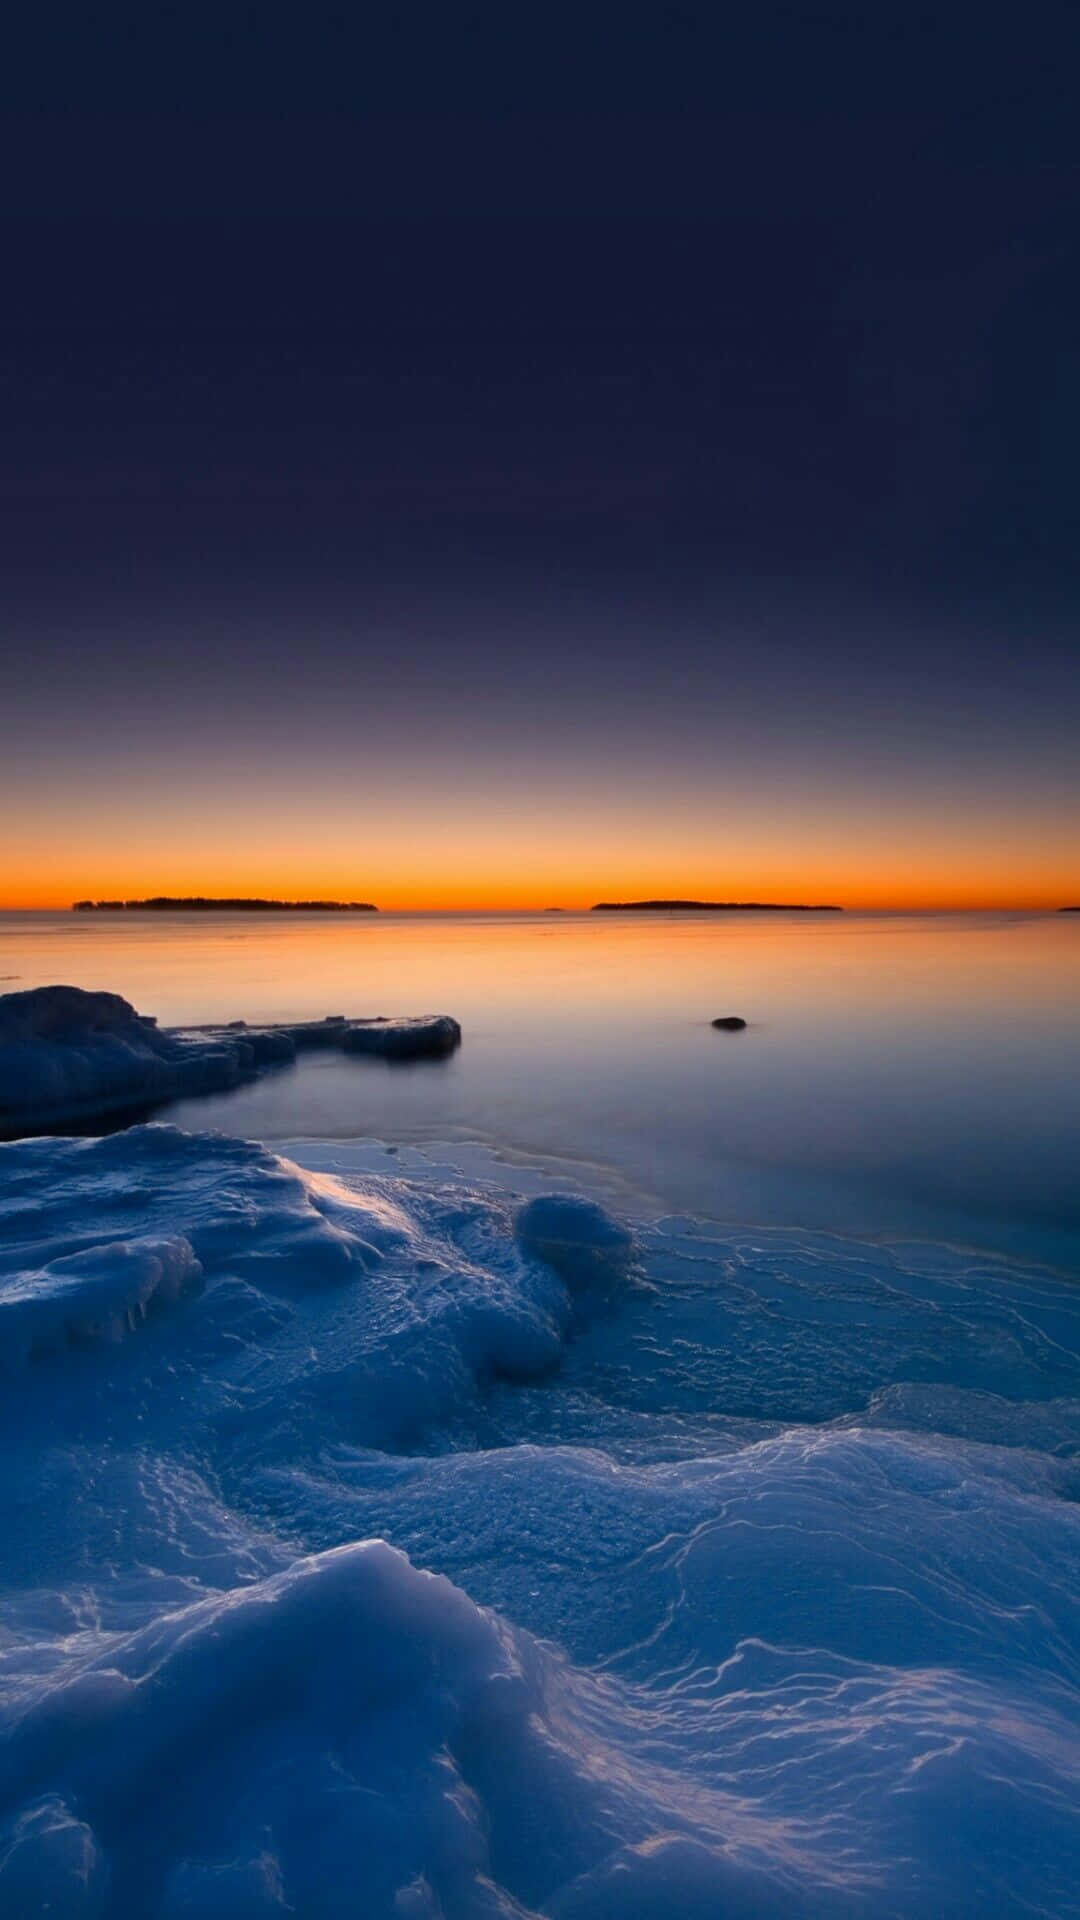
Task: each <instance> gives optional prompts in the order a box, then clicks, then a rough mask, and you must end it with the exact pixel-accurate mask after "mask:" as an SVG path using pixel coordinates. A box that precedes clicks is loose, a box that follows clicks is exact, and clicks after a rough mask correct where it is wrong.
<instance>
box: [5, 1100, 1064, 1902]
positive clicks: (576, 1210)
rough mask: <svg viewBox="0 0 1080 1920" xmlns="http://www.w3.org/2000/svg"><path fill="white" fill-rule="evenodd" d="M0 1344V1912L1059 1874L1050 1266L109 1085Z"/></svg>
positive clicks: (30, 1209) (613, 1897)
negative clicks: (674, 1208) (676, 1216)
mask: <svg viewBox="0 0 1080 1920" xmlns="http://www.w3.org/2000/svg"><path fill="white" fill-rule="evenodd" d="M392 1165H393V1163H392V1162H391V1161H390V1159H389V1157H388V1156H384V1158H383V1160H382V1162H381V1166H382V1167H384V1168H387V1169H388V1168H390V1167H391V1166H392ZM0 1370H2V1373H3V1381H2V1386H3V1394H2V1397H0V1439H2V1442H3V1447H4V1457H5V1466H6V1472H5V1475H4V1476H3V1478H2V1480H0V1915H3V1916H4V1920H6V1917H7V1915H8V1914H11V1915H13V1916H19V1917H20V1920H21V1916H22V1915H24V1914H25V1915H37V1914H45V1913H62V1914H69V1913H70V1914H72V1915H73V1916H83V1915H95V1916H100V1920H128V1916H132V1917H133V1920H134V1917H135V1916H138V1917H139V1920H143V1917H145V1920H178V1917H179V1916H195V1915H199V1916H202V1917H203V1920H205V1917H206V1916H210V1915H213V1916H218V1917H219V1920H224V1917H225V1916H229V1920H235V1917H236V1916H256V1915H258V1916H269V1915H274V1916H281V1915H287V1914H298V1915H301V1916H306V1917H307V1920H325V1917H326V1916H334V1915H357V1914H362V1915H364V1916H387V1917H388V1920H390V1917H393V1920H402V1917H403V1916H404V1920H495V1916H499V1920H532V1917H533V1916H537V1915H541V1914H542V1915H545V1916H548V1920H601V1916H605V1917H606V1916H608V1915H611V1914H612V1913H618V1914H620V1915H628V1916H631V1920H654V1917H656V1916H663V1917H664V1920H671V1916H672V1915H679V1916H685V1917H686V1920H705V1917H706V1916H709V1920H712V1916H713V1915H721V1914H722V1915H724V1916H727V1917H728V1920H731V1916H735V1920H750V1917H751V1916H753V1917H754V1920H761V1916H777V1920H779V1916H781V1915H783V1916H802V1917H803V1920H811V1917H813V1920H831V1916H839V1917H840V1920H849V1917H851V1920H854V1917H855V1916H858V1920H920V1917H921V1916H937V1915H946V1914H947V1915H952V1914H961V1913H962V1914H964V1915H975V1916H991V1915H995V1916H997V1915H1001V1914H1003V1913H1006V1912H1007V1913H1009V1914H1010V1915H1011V1914H1017V1915H1030V1916H1035V1915H1041V1916H1049V1915H1053V1916H1068V1915H1076V1914H1078V1913H1080V1895H1078V1893H1077V1889H1076V1875H1075V1858H1076V1849H1077V1842H1078V1838H1080V1633H1078V1630H1077V1629H1078V1625H1080V1621H1078V1617H1077V1616H1078V1607H1077V1597H1076V1596H1077V1588H1078V1583H1077V1572H1078V1569H1080V1499H1078V1496H1080V1424H1078V1416H1077V1408H1078V1406H1080V1299H1078V1298H1077V1296H1076V1294H1075V1291H1074V1289H1072V1288H1071V1287H1070V1286H1069V1285H1068V1284H1067V1283H1066V1282H1064V1281H1062V1280H1060V1279H1058V1278H1056V1277H1055V1276H1054V1275H1052V1274H1048V1273H1045V1272H1041V1271H1039V1270H1037V1269H1034V1268H1026V1269H1025V1268H1018V1267H1014V1266H1009V1265H1006V1264H1005V1263H994V1262H978V1261H975V1260H973V1259H972V1258H971V1257H969V1256H965V1255H962V1254H953V1253H949V1252H947V1251H946V1250H926V1249H923V1250H916V1249H905V1248H894V1249H886V1248H882V1247H860V1246H855V1245H853V1244H851V1243H844V1242H840V1241H828V1240H824V1239H817V1240H814V1239H808V1238H805V1237H802V1238H793V1237H789V1236H783V1235H775V1236H768V1235H750V1234H742V1235H729V1236H725V1237H723V1238H721V1237H718V1236H717V1235H716V1234H715V1232H710V1231H707V1230H705V1229H703V1228H701V1227H698V1226H696V1225H694V1223H690V1222H686V1223H676V1222H668V1223H658V1224H652V1225H650V1224H648V1223H647V1222H638V1224H637V1225H636V1227H635V1230H634V1232H633V1234H631V1233H630V1232H629V1231H628V1230H627V1229H626V1228H625V1227H624V1226H622V1225H621V1224H620V1223H619V1222H618V1221H616V1220H614V1219H613V1218H612V1217H611V1216H610V1215H609V1214H608V1213H607V1212H605V1211H604V1210H603V1209H602V1208H600V1207H598V1206H597V1205H596V1204H595V1203H594V1202H592V1201H591V1200H589V1199H587V1198H586V1197H584V1196H582V1197H576V1196H573V1195H569V1194H565V1193H564V1194H560V1195H551V1194H547V1195H542V1196H539V1197H533V1198H532V1199H530V1200H528V1201H527V1202H524V1203H523V1202H522V1201H521V1199H520V1198H515V1196H514V1195H513V1194H512V1193H510V1192H499V1191H497V1190H495V1189H494V1188H489V1187H482V1186H478V1185H477V1184H475V1182H470V1181H469V1180H467V1179H465V1178H463V1177H453V1176H452V1175H451V1174H450V1173H449V1172H448V1171H444V1172H443V1173H440V1174H433V1173H432V1172H431V1171H427V1172H424V1170H423V1169H422V1168H421V1167H420V1166H419V1165H415V1166H412V1167H411V1168H410V1169H409V1171H408V1173H398V1172H393V1171H381V1170H380V1171H377V1172H375V1171H371V1170H368V1171H366V1172H364V1173H357V1174H354V1175H350V1174H348V1173H347V1172H338V1173H334V1174H331V1173H326V1172H322V1173H313V1172H309V1171H306V1170H305V1169H304V1168H303V1167H302V1166H301V1165H299V1164H297V1162H296V1161H292V1160H288V1159H284V1158H282V1157H281V1156H279V1155H276V1154H273V1153H271V1152H269V1151H267V1150H266V1149H265V1148H262V1147H259V1146H257V1145H254V1144H252V1143H247V1142H242V1141H237V1140H231V1139H228V1138H225V1137H223V1136H220V1135H213V1134H186V1133H182V1132H180V1131H178V1130H177V1129H175V1128H172V1127H163V1126H143V1127H135V1128H132V1129H130V1130H129V1131H127V1132H125V1133H123V1134H117V1135H113V1136H110V1137H108V1138H105V1139H100V1140H75V1139H46V1138H38V1139H30V1140H23V1141H19V1142H16V1143H14V1144H11V1145H8V1146H5V1147H0Z"/></svg>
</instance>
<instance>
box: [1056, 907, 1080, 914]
mask: <svg viewBox="0 0 1080 1920" xmlns="http://www.w3.org/2000/svg"><path fill="white" fill-rule="evenodd" d="M1058 912H1059V913H1080V907H1059V908H1058Z"/></svg>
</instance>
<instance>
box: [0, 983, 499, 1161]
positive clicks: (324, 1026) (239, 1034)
mask: <svg viewBox="0 0 1080 1920" xmlns="http://www.w3.org/2000/svg"><path fill="white" fill-rule="evenodd" d="M460 1042H461V1028H460V1026H459V1025H458V1023H457V1021H456V1020H454V1019H452V1018H451V1016H450V1015H449V1014H443V1013H440V1014H427V1015H424V1016H421V1017H417V1018H407V1019H385V1018H382V1017H380V1018H376V1019H364V1020H346V1019H345V1018H344V1017H342V1016H331V1017H330V1018H328V1019H326V1020H317V1021H303V1022H300V1023H298V1024H295V1025H292V1026H271V1027H248V1026H247V1025H246V1023H245V1022H244V1021H242V1020H240V1021H233V1022H231V1023H230V1024H229V1025H228V1026H224V1027H189V1028H173V1029H160V1028H159V1027H158V1026H157V1023H156V1021H155V1020H153V1019H152V1018H151V1017H150V1016H148V1015H146V1014H140V1013H136V1011H135V1009H134V1007H132V1006H131V1005H130V1004H129V1002H128V1001H126V1000H123V999H121V997H120V995H119V994H116V993H85V992H83V990H82V989H81V988H79V987H66V986H56V987H37V988H34V989H32V990H31V991H29V992H25V993H8V994H2V995H0V1133H3V1134H7V1135H8V1136H11V1135H15V1134H19V1133H30V1132H33V1131H34V1130H36V1129H40V1128H47V1127H57V1126H61V1125H74V1124H80V1123H82V1122H84V1121H86V1120H90V1119H97V1118H100V1117H103V1116H105V1115H106V1114H109V1113H128V1112H135V1111H137V1110H139V1109H143V1110H145V1109H150V1108H153V1107H155V1106H159V1105H161V1104H162V1103H163V1102H165V1101H168V1100H176V1099H181V1098H186V1097H191V1096H195V1095H199V1094H208V1093H221V1092H224V1091H227V1090H228V1089H229V1088H230V1087H236V1086H239V1085H240V1084H241V1083H242V1082H243V1081H245V1080H249V1079H251V1078H252V1077H253V1076H254V1075H255V1074H257V1073H259V1072H261V1071H262V1070H263V1069H265V1068H267V1067H272V1066H280V1065H284V1064H288V1063H289V1062H290V1061H292V1060H295V1058H296V1055H297V1053H298V1052H302V1051H305V1050H310V1049H313V1048H320V1047H334V1048H336V1049H338V1050H339V1051H340V1052H343V1053H350V1054H353V1053H355V1054H374V1055H377V1056H379V1057H380V1058H383V1059H386V1060H398V1061H407V1060H417V1059H423V1058H434V1059H440V1058H443V1057H445V1056H446V1055H447V1054H449V1053H452V1052H453V1051H454V1049H455V1048H456V1047H457V1046H459V1045H460Z"/></svg>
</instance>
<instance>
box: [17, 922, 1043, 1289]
mask: <svg viewBox="0 0 1080 1920" xmlns="http://www.w3.org/2000/svg"><path fill="white" fill-rule="evenodd" d="M0 975H3V976H4V980H3V982H2V983H0V990H2V991H11V990H12V989H14V988H16V987H29V986H37V985H41V984H44V983H46V982H51V981H67V982H70V983H72V984H74V985H77V986H83V987H104V988H109V989H112V990H115V991H118V992H120V993H123V994H125V995H126V996H127V998H129V999H130V1000H132V1001H133V1002H134V1003H135V1005H136V1006H137V1007H138V1008H139V1009H140V1010H141V1011H143V1012H147V1013H154V1014H156V1015H157V1016H158V1017H159V1019H160V1020H161V1021H162V1023H163V1024H167V1023H183V1022H206V1021H216V1020H227V1019H237V1018H246V1019H249V1020H260V1019H266V1020H286V1019H296V1018H302V1017H308V1016H321V1015H323V1014H326V1013H346V1014H350V1015H359V1014H373V1013H421V1012H432V1011H434V1012H441V1011H446V1012H450V1013H453V1014H456V1015H457V1016H458V1018H459V1019H460V1020H461V1022H462V1025H463V1027H464V1032H465V1041H464V1045H463V1047H462V1049H461V1051H460V1053H459V1054H458V1055H457V1056H456V1057H455V1058H454V1059H453V1060H451V1061H449V1062H446V1063H440V1064H437V1065H424V1066H417V1067H412V1068H406V1069H402V1068H400V1067H398V1068H388V1067H386V1066H385V1065H383V1064H382V1063H377V1062H372V1061H362V1060H352V1061H346V1060H344V1059H341V1058H339V1057H336V1056H328V1057H326V1058H324V1059H318V1058H316V1059H312V1060H310V1061H307V1062H305V1063H304V1064H303V1065H302V1066H301V1067H299V1068H297V1069H294V1070H288V1071H285V1072H282V1073H280V1074H276V1075H274V1076H272V1077H270V1078H268V1079H265V1080H263V1081H262V1082H260V1083H259V1084H258V1085H256V1086H253V1087H251V1088H248V1089H245V1090H242V1091H240V1092H238V1093H236V1094H232V1095H228V1096H223V1097H220V1098H216V1099H213V1100H206V1101H201V1102H199V1103H197V1104H193V1103H187V1104H180V1105H178V1106H176V1107H174V1108H173V1109H172V1111H171V1114H170V1116H169V1117H170V1118H174V1119H176V1120H177V1121H178V1122H180V1123H181V1124H183V1125H185V1126H192V1127H206V1126H216V1127H221V1128H224V1129H227V1130H229V1131H232V1132H236V1133H242V1134H245V1135H250V1136H255V1137H258V1138H261V1139H267V1140H296V1139H300V1138H304V1139H316V1138H317V1139H328V1140H344V1139H360V1138H371V1137H373V1138H377V1139H381V1140H385V1141H389V1142H391V1143H395V1144H404V1143H419V1144H426V1145H429V1144H431V1143H456V1144H457V1145H458V1147H459V1149H460V1148H462V1147H463V1146H464V1145H465V1144H466V1143H478V1144H480V1145H483V1146H487V1147H494V1148H495V1149H497V1150H498V1151H499V1152H500V1153H502V1154H504V1155H507V1156H510V1157H516V1156H521V1157H523V1158H528V1159H534V1160H543V1161H549V1160H555V1161H560V1162H567V1163H572V1171H573V1172H574V1174H575V1176H576V1177H578V1178H580V1179H582V1180H584V1181H586V1182H587V1184H589V1185H592V1186H606V1187H609V1188H612V1189H616V1188H621V1190H622V1191H623V1193H624V1195H626V1196H627V1197H629V1196H630V1195H636V1196H638V1197H639V1198H640V1199H641V1200H643V1201H644V1202H646V1203H649V1204H656V1205H659V1206H661V1207H662V1208H664V1209H674V1210H676V1211H686V1212H691V1213H694V1214H700V1215H704V1216H708V1217H712V1218H715V1219H720V1220H738V1221H740V1222H744V1223H768V1224H771V1225H781V1226H808V1227H817V1228H826V1229H834V1230H838V1231H841V1232H851V1233H857V1234H859V1235H861V1236H869V1237H874V1236H879V1235H881V1236H896V1235H916V1236H929V1237H932V1238H936V1239H945V1240H951V1241H955V1242H959V1243H961V1244H971V1245H976V1246H979V1247H982V1248H990V1249H994V1250H997V1251H1001V1252H1013V1253H1025V1254H1036V1255H1038V1256H1039V1257H1041V1258H1044V1259H1050V1260H1053V1261H1056V1262H1058V1263H1060V1264H1063V1265H1067V1266H1069V1267H1072V1268H1076V1269H1077V1270H1080V1183H1078V1180H1077V1168H1078V1166H1080V1072H1078V1067H1080V915H1077V916H1075V917H1071V916H1067V915H1046V916H1024V915H1011V914H995V915H974V914H968V915H917V916H903V917H901V916H894V915H868V914H867V915H863V914H844V915H836V916H832V915H830V916H823V917H822V918H820V919H818V918H813V917H803V916H798V915H792V916H783V915H760V916H757V915H745V916H707V915H703V916H698V917H672V918H654V917H644V916H643V917H625V918H624V917H607V916H595V915H594V916H590V915H588V914H569V913H567V914H537V915H473V914H468V915H466V914H461V915H409V914H389V913H388V914H380V915H378V916H375V915H372V916H355V917H353V916H345V917H341V918H338V917H334V918H330V919H322V918H312V917H310V916H295V917H293V916H282V917H280V918H279V917H277V916H275V917H273V918H262V917H253V916H246V915H233V916H229V915H221V916H217V915H215V916H198V917H184V916H179V915H178V916H165V915H156V914H153V915H132V916H129V917H126V918H124V919H123V920H116V919H112V918H108V917H103V918H89V917H82V916H74V915H71V914H4V915H0ZM726 1013H737V1014H741V1015H743V1016H744V1017H745V1018H746V1019H747V1020H748V1021H749V1023H750V1025H749V1028H748V1030H747V1031H746V1032H745V1033H742V1034H721V1033H715V1032H713V1031H712V1029H711V1028H710V1026H709V1021H710V1020H711V1018H712V1017H713V1016H714V1015H717V1014H726Z"/></svg>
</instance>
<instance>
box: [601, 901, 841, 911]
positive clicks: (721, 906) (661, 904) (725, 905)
mask: <svg viewBox="0 0 1080 1920" xmlns="http://www.w3.org/2000/svg"><path fill="white" fill-rule="evenodd" d="M591 911H592V912H593V913H843V911H844V909H843V907H829V906H821V905H816V906H810V905H807V903H806V902H805V901H802V900H798V901H787V900H600V901H598V902H597V904H596V906H595V907H593V908H592V909H591Z"/></svg>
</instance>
